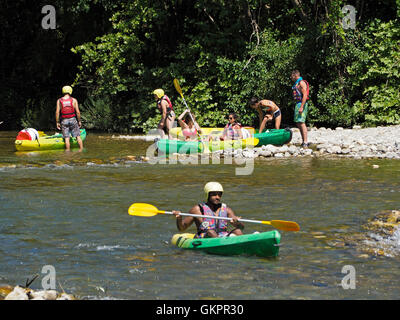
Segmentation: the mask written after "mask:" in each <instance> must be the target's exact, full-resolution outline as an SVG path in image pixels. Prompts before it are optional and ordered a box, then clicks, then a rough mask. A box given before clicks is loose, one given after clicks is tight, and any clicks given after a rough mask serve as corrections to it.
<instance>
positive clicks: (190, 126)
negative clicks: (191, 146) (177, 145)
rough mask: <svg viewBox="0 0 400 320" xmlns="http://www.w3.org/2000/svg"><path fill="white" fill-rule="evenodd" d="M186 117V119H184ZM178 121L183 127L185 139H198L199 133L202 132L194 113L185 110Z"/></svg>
mask: <svg viewBox="0 0 400 320" xmlns="http://www.w3.org/2000/svg"><path fill="white" fill-rule="evenodd" d="M185 115H186V117H185ZM184 117H185V119H184V120H183V118H184ZM193 121H194V122H193ZM178 123H179V125H180V126H181V128H182V134H183V136H184V137H185V141H196V140H198V135H199V134H201V129H200V126H199V124H198V123H197V122H196V119H195V118H194V115H193V114H192V113H191V112H190V111H189V110H188V109H186V110H185V111H183V112H182V114H181V115H180V116H179V117H178Z"/></svg>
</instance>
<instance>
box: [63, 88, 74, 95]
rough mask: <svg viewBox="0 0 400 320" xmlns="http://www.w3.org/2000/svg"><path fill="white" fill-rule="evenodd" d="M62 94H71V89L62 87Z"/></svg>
mask: <svg viewBox="0 0 400 320" xmlns="http://www.w3.org/2000/svg"><path fill="white" fill-rule="evenodd" d="M62 93H63V94H66V93H68V94H72V88H71V87H70V86H64V87H63V88H62Z"/></svg>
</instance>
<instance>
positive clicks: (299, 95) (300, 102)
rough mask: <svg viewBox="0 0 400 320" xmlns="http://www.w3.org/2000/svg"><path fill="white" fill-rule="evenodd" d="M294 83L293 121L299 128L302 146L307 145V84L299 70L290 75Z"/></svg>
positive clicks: (305, 146)
mask: <svg viewBox="0 0 400 320" xmlns="http://www.w3.org/2000/svg"><path fill="white" fill-rule="evenodd" d="M290 78H291V79H292V81H293V82H294V85H293V86H292V92H293V98H294V101H295V103H296V106H295V109H294V122H295V123H296V125H297V127H298V128H299V130H300V134H301V138H302V140H303V143H302V144H301V146H302V147H303V148H307V147H308V145H309V144H308V140H307V126H306V117H307V113H308V103H307V101H308V99H309V93H310V92H309V91H310V89H309V84H308V82H307V81H306V80H304V79H303V78H302V77H301V76H300V72H299V70H294V71H292V74H291V77H290Z"/></svg>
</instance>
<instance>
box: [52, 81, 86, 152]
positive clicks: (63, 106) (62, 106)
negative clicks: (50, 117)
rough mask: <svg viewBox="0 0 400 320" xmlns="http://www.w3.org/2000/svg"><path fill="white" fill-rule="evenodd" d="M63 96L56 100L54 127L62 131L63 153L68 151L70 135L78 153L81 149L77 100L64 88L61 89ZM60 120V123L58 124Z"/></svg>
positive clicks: (69, 90) (67, 87)
mask: <svg viewBox="0 0 400 320" xmlns="http://www.w3.org/2000/svg"><path fill="white" fill-rule="evenodd" d="M62 94H63V95H64V96H63V97H61V98H60V99H58V100H57V107H56V125H57V129H58V130H61V131H62V135H63V138H64V140H65V151H70V148H71V144H70V135H71V136H72V137H74V138H76V141H77V142H78V145H79V151H82V149H83V142H82V138H81V131H80V128H81V127H82V122H81V113H80V111H79V106H78V100H76V99H75V98H73V97H71V94H72V88H71V87H70V86H64V87H63V88H62ZM60 118H61V122H60Z"/></svg>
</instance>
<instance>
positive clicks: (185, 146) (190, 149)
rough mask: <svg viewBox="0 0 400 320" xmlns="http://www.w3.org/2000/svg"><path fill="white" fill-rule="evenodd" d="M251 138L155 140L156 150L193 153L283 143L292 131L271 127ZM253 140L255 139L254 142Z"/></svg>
mask: <svg viewBox="0 0 400 320" xmlns="http://www.w3.org/2000/svg"><path fill="white" fill-rule="evenodd" d="M253 137H254V139H253V138H248V139H242V140H230V141H219V140H218V141H210V142H201V141H182V140H169V139H160V140H158V141H157V150H158V151H159V152H161V153H163V154H172V153H182V154H195V153H204V152H215V151H219V150H226V149H240V148H246V147H261V146H264V145H267V144H272V145H278V146H279V145H284V144H286V143H289V142H290V141H291V140H292V131H291V130H290V129H289V128H287V129H271V130H267V131H265V132H263V133H256V134H254V136H253ZM254 141H257V142H256V143H254Z"/></svg>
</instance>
